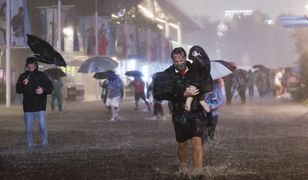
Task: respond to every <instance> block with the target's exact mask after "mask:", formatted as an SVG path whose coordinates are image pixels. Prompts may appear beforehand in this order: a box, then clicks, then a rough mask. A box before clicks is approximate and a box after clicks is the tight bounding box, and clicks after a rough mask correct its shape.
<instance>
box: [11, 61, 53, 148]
mask: <svg viewBox="0 0 308 180" xmlns="http://www.w3.org/2000/svg"><path fill="white" fill-rule="evenodd" d="M26 69H27V70H26V71H25V72H24V73H22V74H21V75H20V76H19V78H18V81H17V84H16V92H17V93H19V94H23V111H24V121H25V126H26V135H27V143H28V146H29V147H32V146H33V145H34V141H33V125H34V120H35V118H38V119H39V127H40V134H41V144H42V145H44V146H46V145H48V134H47V126H46V119H45V112H46V102H47V95H48V94H50V93H51V92H52V90H53V86H52V82H51V81H50V79H49V78H48V77H47V76H46V75H45V73H43V72H41V71H39V70H38V63H37V61H36V58H35V57H28V58H27V60H26Z"/></svg>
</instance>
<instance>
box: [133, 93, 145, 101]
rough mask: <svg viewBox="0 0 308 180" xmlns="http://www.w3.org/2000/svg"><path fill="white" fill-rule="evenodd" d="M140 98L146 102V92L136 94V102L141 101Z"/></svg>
mask: <svg viewBox="0 0 308 180" xmlns="http://www.w3.org/2000/svg"><path fill="white" fill-rule="evenodd" d="M140 98H141V99H142V100H144V101H145V94H144V92H138V93H136V94H135V101H139V99H140Z"/></svg>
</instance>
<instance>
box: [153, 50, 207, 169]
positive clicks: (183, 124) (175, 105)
mask: <svg viewBox="0 0 308 180" xmlns="http://www.w3.org/2000/svg"><path fill="white" fill-rule="evenodd" d="M171 58H172V60H173V65H172V66H170V67H169V68H167V69H166V70H165V71H164V72H163V73H165V74H167V76H166V77H168V78H172V79H173V80H172V81H171V82H173V84H172V86H174V88H170V89H173V91H172V92H170V93H168V92H166V94H168V96H169V97H166V98H167V99H166V100H169V101H170V102H171V105H172V108H171V112H172V122H173V125H174V129H175V136H176V141H177V143H178V146H177V152H178V158H179V161H180V168H185V167H186V166H187V161H188V155H187V152H188V140H191V142H192V145H193V161H194V165H195V168H196V170H198V171H199V170H200V171H202V168H203V167H204V164H203V152H204V151H203V135H204V127H205V124H206V117H205V114H204V111H203V108H202V106H201V105H200V103H199V100H198V99H197V98H194V99H193V102H192V106H191V111H190V112H189V115H188V116H186V117H184V111H185V101H186V97H192V96H195V95H197V94H198V93H199V90H198V89H197V88H196V86H193V85H191V80H190V79H189V74H190V73H191V72H190V71H189V67H190V66H191V64H190V63H189V62H188V61H186V58H187V56H186V52H185V50H184V49H183V48H182V47H179V48H175V49H174V50H173V51H172V53H171ZM157 76H158V75H157ZM157 79H159V78H157ZM160 82H161V81H155V85H154V91H159V89H160V88H156V87H155V86H157V87H159V86H160V84H158V83H160ZM163 83H164V82H163ZM155 94H158V92H154V95H155ZM154 97H155V96H154ZM157 97H158V95H157ZM161 97H164V96H163V95H162V96H161ZM160 100H161V99H160Z"/></svg>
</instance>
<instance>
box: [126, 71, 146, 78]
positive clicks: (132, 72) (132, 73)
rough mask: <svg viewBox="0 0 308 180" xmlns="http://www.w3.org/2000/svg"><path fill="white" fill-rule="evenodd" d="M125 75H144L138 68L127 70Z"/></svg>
mask: <svg viewBox="0 0 308 180" xmlns="http://www.w3.org/2000/svg"><path fill="white" fill-rule="evenodd" d="M125 75H126V76H133V77H141V76H143V74H142V72H140V71H138V70H133V71H126V73H125Z"/></svg>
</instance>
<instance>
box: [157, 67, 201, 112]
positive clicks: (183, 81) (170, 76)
mask: <svg viewBox="0 0 308 180" xmlns="http://www.w3.org/2000/svg"><path fill="white" fill-rule="evenodd" d="M187 66H188V68H189V67H190V66H191V64H190V63H189V62H187ZM190 73H191V72H190V71H188V72H187V74H186V75H184V76H182V75H181V74H180V73H179V72H177V71H176V70H175V67H174V66H173V65H172V66H170V67H169V68H167V69H166V70H165V71H163V72H161V74H159V73H157V75H156V78H158V79H155V83H154V90H153V94H154V98H155V99H158V100H169V101H170V102H171V104H172V113H173V115H179V114H182V113H183V112H184V110H185V108H184V106H185V100H186V97H184V96H183V93H184V91H185V90H186V87H188V86H189V85H190V84H191V80H190ZM164 83H168V85H164ZM160 85H162V86H160ZM191 112H192V113H193V112H202V107H201V105H200V103H199V102H198V100H197V99H196V98H194V100H193V103H192V109H191Z"/></svg>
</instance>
